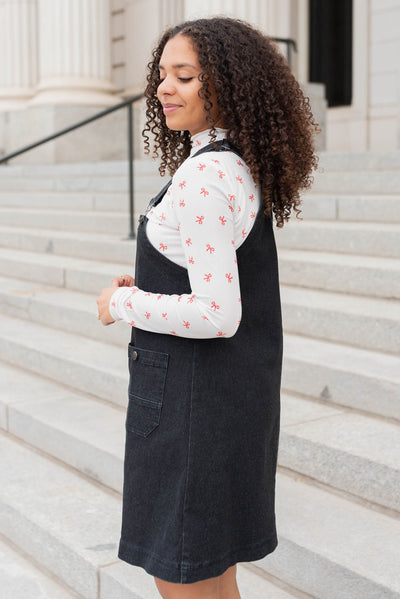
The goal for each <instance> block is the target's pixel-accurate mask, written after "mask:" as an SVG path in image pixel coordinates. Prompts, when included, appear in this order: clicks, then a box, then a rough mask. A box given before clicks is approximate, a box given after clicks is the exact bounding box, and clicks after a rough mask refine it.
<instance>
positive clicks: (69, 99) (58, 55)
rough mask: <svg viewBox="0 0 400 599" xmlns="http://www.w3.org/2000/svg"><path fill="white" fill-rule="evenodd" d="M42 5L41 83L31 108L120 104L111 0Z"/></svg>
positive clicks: (44, 0) (43, 0) (42, 1)
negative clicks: (114, 81)
mask: <svg viewBox="0 0 400 599" xmlns="http://www.w3.org/2000/svg"><path fill="white" fill-rule="evenodd" d="M38 2H39V19H38V27H39V69H40V80H39V85H38V87H37V93H36V95H35V97H34V98H33V100H32V101H31V104H32V105H43V104H51V105H54V104H69V105H71V104H75V105H76V104H77V105H80V106H84V105H86V106H87V105H90V106H107V105H111V104H114V103H116V102H117V101H118V98H117V97H116V96H115V95H114V94H115V89H114V86H113V85H112V83H111V57H110V43H111V39H110V6H109V0H38Z"/></svg>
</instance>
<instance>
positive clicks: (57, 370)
mask: <svg viewBox="0 0 400 599" xmlns="http://www.w3.org/2000/svg"><path fill="white" fill-rule="evenodd" d="M22 341H23V340H22ZM0 360H4V362H7V363H9V364H12V365H13V366H18V367H23V368H25V369H26V370H29V371H31V372H34V373H36V374H39V375H41V376H46V377H48V378H50V379H54V380H55V381H57V382H59V383H61V384H65V385H68V386H70V387H73V388H74V389H77V390H78V391H83V392H84V393H87V392H88V391H89V390H90V393H91V394H93V395H95V396H97V397H100V398H101V399H105V400H106V401H109V402H111V403H114V404H116V405H120V406H123V407H124V406H126V404H127V389H128V375H127V376H126V377H122V376H119V375H118V374H115V373H112V372H104V371H101V370H98V369H96V368H94V367H93V366H91V365H90V364H89V365H87V364H79V363H77V362H75V361H74V359H73V355H65V356H64V358H63V359H62V358H59V357H57V356H55V355H50V354H49V353H45V352H41V351H36V350H35V351H33V350H32V349H30V348H29V347H26V346H24V345H22V343H18V340H15V342H12V341H10V340H9V339H8V340H5V339H1V338H0Z"/></svg>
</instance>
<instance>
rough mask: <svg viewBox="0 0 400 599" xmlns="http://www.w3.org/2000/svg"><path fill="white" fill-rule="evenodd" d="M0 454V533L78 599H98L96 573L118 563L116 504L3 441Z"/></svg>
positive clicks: (68, 473)
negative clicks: (77, 596)
mask: <svg viewBox="0 0 400 599" xmlns="http://www.w3.org/2000/svg"><path fill="white" fill-rule="evenodd" d="M1 451H2V452H3V454H4V452H5V451H7V453H6V455H3V456H2V457H3V460H2V468H3V477H2V483H1V487H2V488H1V491H0V531H1V533H2V534H4V535H5V536H6V537H7V538H8V539H10V541H11V542H12V543H14V544H15V545H16V546H17V547H19V548H20V549H21V550H22V551H23V552H24V553H26V554H27V555H28V556H32V558H33V559H34V560H35V561H36V562H37V563H39V564H43V566H44V567H45V569H46V570H47V571H50V572H53V573H54V574H55V576H56V577H58V578H59V579H60V580H62V581H64V582H65V583H66V584H67V585H68V586H69V587H70V588H71V589H73V590H74V591H75V592H77V593H78V594H79V596H80V597H82V598H83V597H84V598H85V599H98V597H99V581H98V578H99V569H100V568H101V567H103V566H106V565H109V564H110V563H115V562H116V561H117V543H118V538H119V520H120V500H119V498H116V497H114V496H113V495H111V494H108V493H105V492H104V490H102V489H101V488H96V487H94V486H93V485H91V484H90V483H89V482H87V481H86V480H84V479H83V478H82V477H80V476H77V475H76V474H75V473H73V472H71V470H69V469H64V468H61V467H60V466H59V465H57V464H55V463H54V462H53V461H50V460H47V459H45V458H43V457H42V456H40V455H37V453H35V452H31V451H29V450H28V449H26V448H24V447H23V446H21V445H19V444H16V443H14V442H13V443H11V442H10V440H9V439H7V438H6V439H5V438H4V437H3V436H1ZM11 463H12V464H13V466H12V467H11V466H10V464H11ZM5 465H6V466H7V478H8V479H9V480H8V481H7V484H6V485H4V476H5V475H4V467H5ZM22 481H24V482H25V488H24V484H23V483H22ZM21 596H22V595H21ZM31 596H33V595H31V594H30V593H28V594H25V595H24V597H26V598H27V599H28V597H31ZM35 596H36V595H35Z"/></svg>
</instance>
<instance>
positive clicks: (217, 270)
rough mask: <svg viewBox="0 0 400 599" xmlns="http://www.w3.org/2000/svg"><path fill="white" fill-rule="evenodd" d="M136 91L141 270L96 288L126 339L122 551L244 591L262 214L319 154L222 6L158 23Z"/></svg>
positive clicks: (274, 289)
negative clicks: (142, 166) (150, 188)
mask: <svg viewBox="0 0 400 599" xmlns="http://www.w3.org/2000/svg"><path fill="white" fill-rule="evenodd" d="M147 81H148V84H147V88H146V91H145V96H146V99H147V112H146V115H147V125H146V127H145V130H144V136H145V140H146V148H147V151H149V147H150V146H149V135H153V136H154V142H155V150H154V153H155V155H157V154H158V152H160V153H161V166H160V172H161V174H162V175H163V174H164V173H165V171H166V170H168V171H169V173H170V174H171V175H173V179H172V184H171V185H170V186H169V185H167V186H166V187H165V188H164V189H163V190H162V191H161V192H160V194H159V195H158V196H157V197H156V198H155V199H154V200H153V202H152V203H151V204H150V206H149V209H148V212H147V214H146V216H143V217H141V219H140V221H141V222H140V225H139V227H138V239H137V255H136V267H135V279H136V280H134V279H133V278H132V277H131V276H129V275H124V276H122V277H119V278H118V279H114V281H113V282H112V286H111V287H110V288H106V289H103V290H102V292H101V295H100V297H99V299H98V300H97V303H98V307H99V318H100V319H101V322H102V323H103V324H104V325H108V324H111V323H112V322H114V321H115V320H121V319H122V320H125V321H126V322H127V323H128V324H130V325H131V327H132V341H131V343H130V345H129V369H130V384H129V406H128V412H127V419H126V429H127V436H126V453H125V480H124V493H123V522H122V534H121V541H120V549H119V557H120V558H121V559H122V560H124V561H126V562H128V563H131V564H135V565H138V566H141V567H143V568H145V569H146V571H147V572H148V573H150V574H152V575H153V576H154V577H155V582H156V585H157V587H158V590H159V592H160V594H161V596H162V597H163V598H164V599H179V598H181V597H182V598H183V597H184V598H185V599H240V595H239V591H238V588H237V584H236V564H237V562H241V561H245V562H249V561H254V560H258V559H261V558H262V557H264V556H265V555H267V554H268V553H271V552H272V551H274V549H275V547H276V545H277V535H276V528H275V511H274V495H275V474H276V461H277V451H278V438H279V418H280V396H279V393H280V378H281V359H282V327H281V311H280V299H279V286H278V268H277V257H276V249H275V243H274V236H273V231H272V220H273V218H274V219H275V221H276V224H277V226H279V227H281V226H282V225H283V224H284V221H287V220H288V218H289V216H290V214H291V211H292V210H294V211H295V212H296V213H298V212H299V208H298V207H299V204H300V199H299V191H300V190H301V189H305V188H307V187H309V185H310V182H311V179H310V173H311V171H312V169H313V168H315V166H316V158H315V156H314V153H313V146H312V137H313V133H314V132H315V130H316V125H315V123H314V121H313V118H312V115H311V112H310V107H309V102H308V99H306V98H305V97H304V96H303V94H302V92H301V90H300V88H299V86H298V84H297V82H296V81H295V79H294V77H293V75H292V74H291V72H290V70H289V68H288V66H287V64H286V62H285V60H284V59H283V58H282V57H281V55H280V54H279V52H278V51H277V50H276V49H275V48H274V46H273V44H272V43H271V42H270V41H269V39H268V38H266V37H264V36H263V35H262V34H261V33H259V32H258V31H256V30H254V29H253V28H252V27H250V26H249V25H247V24H246V23H243V22H241V21H237V20H234V19H229V18H211V19H200V20H197V21H191V22H187V23H184V24H182V25H179V26H177V27H174V28H172V29H169V30H168V31H167V32H166V33H165V34H164V35H163V36H162V38H161V40H160V42H159V44H158V46H157V48H156V49H155V50H154V52H153V60H152V61H151V62H150V63H149V73H148V77H147Z"/></svg>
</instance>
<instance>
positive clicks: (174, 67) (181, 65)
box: [158, 62, 196, 71]
mask: <svg viewBox="0 0 400 599" xmlns="http://www.w3.org/2000/svg"><path fill="white" fill-rule="evenodd" d="M183 67H190V68H191V69H196V67H195V66H194V65H193V64H189V63H188V62H182V63H180V64H173V65H172V68H173V69H182V68H183ZM158 68H159V69H160V71H165V67H163V66H162V65H161V64H159V65H158Z"/></svg>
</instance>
